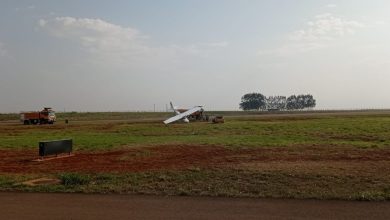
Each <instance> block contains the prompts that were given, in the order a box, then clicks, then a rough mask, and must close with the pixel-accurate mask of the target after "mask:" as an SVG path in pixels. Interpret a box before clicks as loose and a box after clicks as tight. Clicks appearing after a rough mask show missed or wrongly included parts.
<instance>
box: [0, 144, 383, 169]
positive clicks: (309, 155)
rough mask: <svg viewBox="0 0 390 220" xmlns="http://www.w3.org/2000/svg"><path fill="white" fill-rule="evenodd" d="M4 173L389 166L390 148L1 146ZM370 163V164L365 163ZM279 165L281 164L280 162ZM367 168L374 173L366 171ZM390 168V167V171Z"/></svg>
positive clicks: (0, 163) (0, 165)
mask: <svg viewBox="0 0 390 220" xmlns="http://www.w3.org/2000/svg"><path fill="white" fill-rule="evenodd" d="M0 158H2V160H0V173H57V172H74V171H77V172H137V171H153V170H171V169H174V170H180V169H187V168H191V167H227V166H228V167H229V166H230V167H231V166H235V167H236V166H238V165H239V166H245V167H246V168H255V167H261V166H267V165H269V164H273V167H277V166H279V165H283V164H288V166H291V164H292V163H295V164H301V165H305V164H306V165H307V164H309V165H310V164H313V163H315V164H322V166H324V165H326V166H330V167H332V166H337V165H338V164H339V165H342V164H340V163H343V165H342V167H343V169H346V168H348V167H350V168H351V169H353V170H359V169H360V168H364V167H365V168H369V167H371V168H374V169H373V170H372V171H374V170H376V169H379V168H380V169H385V170H387V169H389V167H388V164H389V162H390V150H385V149H381V150H359V149H353V148H344V149H337V148H336V147H332V148H329V147H324V146H306V147H295V148H294V149H293V150H292V149H291V148H290V149H289V148H252V149H234V150H231V149H227V148H224V147H218V146H195V145H182V146H154V147H139V148H124V149H120V150H111V151H102V152H76V155H75V156H74V157H69V158H62V159H55V160H49V161H44V162H33V161H32V160H33V159H36V158H37V152H36V151H33V150H0ZM364 163H367V166H364V165H363V164H364ZM278 164H279V165H278ZM354 165H356V166H354ZM351 166H352V167H351ZM363 172H368V170H365V171H363ZM389 172H390V170H389Z"/></svg>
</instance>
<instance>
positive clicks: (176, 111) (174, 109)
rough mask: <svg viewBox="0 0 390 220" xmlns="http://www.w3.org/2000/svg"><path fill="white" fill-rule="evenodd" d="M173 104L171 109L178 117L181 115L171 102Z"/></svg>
mask: <svg viewBox="0 0 390 220" xmlns="http://www.w3.org/2000/svg"><path fill="white" fill-rule="evenodd" d="M169 103H170V104H171V109H172V111H174V112H175V113H176V115H178V114H180V112H179V111H178V110H177V109H176V108H175V106H173V104H172V102H169Z"/></svg>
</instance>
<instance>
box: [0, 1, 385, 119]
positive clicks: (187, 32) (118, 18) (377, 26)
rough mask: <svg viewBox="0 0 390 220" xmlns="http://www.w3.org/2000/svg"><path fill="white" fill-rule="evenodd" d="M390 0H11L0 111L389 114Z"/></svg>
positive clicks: (3, 4) (0, 62) (0, 21)
mask: <svg viewBox="0 0 390 220" xmlns="http://www.w3.org/2000/svg"><path fill="white" fill-rule="evenodd" d="M389 10H390V1H388V0H370V1H368V0H361V1H358V0H344V1H336V0H335V1H322V0H317V1H316V0H301V1H298V0H297V1H292V0H291V1H290V0H284V1H282V0H279V1H278V0H267V1H266V0H257V1H249V0H240V1H236V0H231V1H228V0H223V1H217V0H204V1H200V0H198V1H195V0H194V1H185V0H177V1H173V0H172V1H170V0H166V1H155V0H139V1H120V0H115V1H96V0H90V1H81V0H77V1H76V0H74V1H70V0H62V1H55V0H39V1H34V0H30V1H15V0H9V1H7V0H0V112H19V111H24V110H38V109H40V108H41V107H43V106H51V107H53V108H54V109H55V110H58V111H63V110H64V109H65V110H66V111H129V110H130V111H137V110H153V108H154V107H153V106H154V105H155V106H156V110H165V105H166V104H167V103H169V101H171V100H172V101H173V102H174V104H175V105H178V106H181V107H189V106H194V105H204V106H205V108H206V110H208V109H209V110H210V109H211V110H236V109H238V104H239V102H240V99H241V96H242V95H244V94H245V93H248V92H260V93H262V94H264V95H266V96H270V95H285V96H289V95H291V94H302V93H304V94H306V93H310V94H313V95H314V97H315V98H316V99H317V108H318V109H324V108H326V109H328V108H338V109H340V108H390V43H389V42H390V41H389V39H390V13H389Z"/></svg>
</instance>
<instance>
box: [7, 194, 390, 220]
mask: <svg viewBox="0 0 390 220" xmlns="http://www.w3.org/2000/svg"><path fill="white" fill-rule="evenodd" d="M0 204H1V210H2V211H1V218H2V219H390V203H389V202H349V201H318V200H279V199H242V198H241V199H235V198H208V197H157V196H139V195H85V194H84V195H83V194H55V193H53V194H44V193H0Z"/></svg>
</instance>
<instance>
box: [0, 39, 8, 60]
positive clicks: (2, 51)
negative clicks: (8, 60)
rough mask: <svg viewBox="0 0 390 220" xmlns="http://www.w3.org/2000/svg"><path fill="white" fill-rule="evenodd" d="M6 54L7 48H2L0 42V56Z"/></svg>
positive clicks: (2, 45)
mask: <svg viewBox="0 0 390 220" xmlns="http://www.w3.org/2000/svg"><path fill="white" fill-rule="evenodd" d="M5 56H7V50H6V49H5V48H4V44H3V43H1V42H0V57H5Z"/></svg>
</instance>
